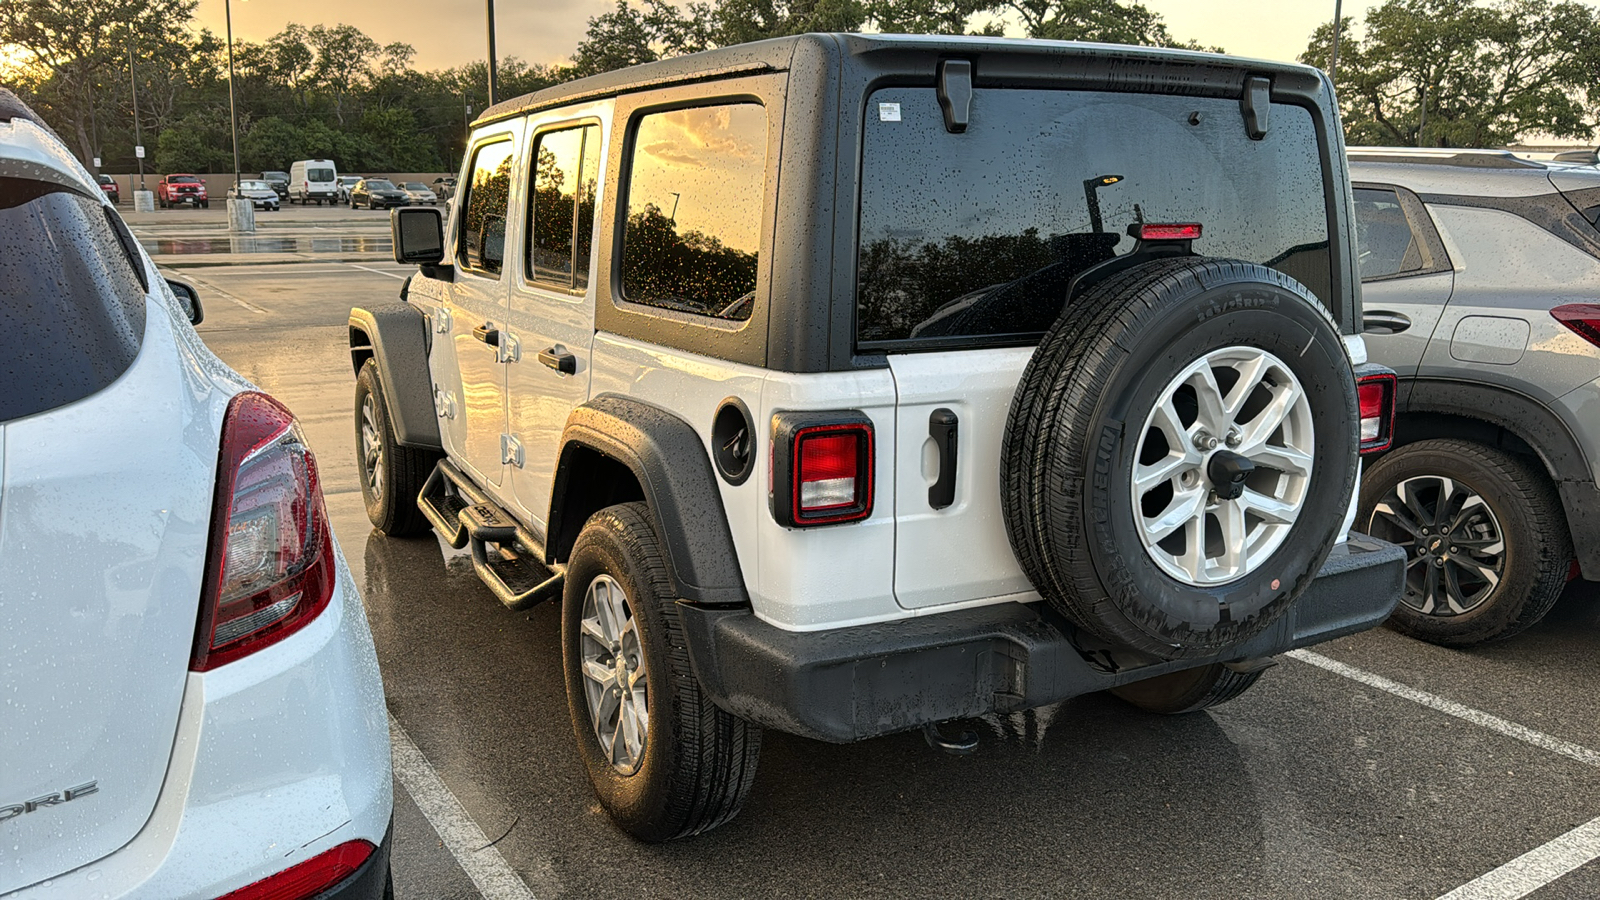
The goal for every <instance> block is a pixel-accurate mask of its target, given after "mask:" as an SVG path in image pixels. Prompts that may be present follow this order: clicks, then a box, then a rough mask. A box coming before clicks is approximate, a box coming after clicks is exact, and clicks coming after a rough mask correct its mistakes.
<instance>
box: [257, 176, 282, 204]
mask: <svg viewBox="0 0 1600 900" xmlns="http://www.w3.org/2000/svg"><path fill="white" fill-rule="evenodd" d="M261 180H262V181H265V182H266V183H267V184H270V185H272V189H273V190H274V191H277V192H278V199H279V200H280V201H281V200H287V199H289V173H288V172H262V173H261Z"/></svg>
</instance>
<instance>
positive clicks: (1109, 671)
mask: <svg viewBox="0 0 1600 900" xmlns="http://www.w3.org/2000/svg"><path fill="white" fill-rule="evenodd" d="M1404 582H1405V553H1404V552H1403V551H1402V550H1401V549H1400V548H1398V547H1395V546H1394V545H1392V544H1388V543H1385V542H1383V541H1379V540H1375V539H1373V538H1369V537H1367V536H1365V535H1359V534H1352V535H1351V536H1350V539H1349V540H1348V541H1347V542H1345V543H1344V544H1341V545H1339V546H1337V547H1335V548H1334V551H1333V553H1332V555H1330V556H1329V557H1328V560H1327V562H1325V563H1323V566H1322V569H1321V570H1320V571H1319V572H1318V573H1317V578H1316V579H1315V580H1314V581H1313V582H1312V584H1311V587H1310V588H1309V589H1308V590H1307V591H1306V593H1305V594H1304V595H1302V596H1301V597H1300V598H1299V599H1298V600H1296V601H1295V602H1294V603H1293V604H1292V605H1291V606H1290V608H1289V609H1288V611H1287V612H1285V613H1284V614H1283V616H1282V617H1281V618H1280V619H1278V621H1276V622H1274V623H1273V624H1272V625H1271V626H1270V627H1269V628H1268V629H1267V630H1266V631H1265V632H1263V633H1261V634H1259V635H1257V636H1255V637H1254V638H1252V639H1250V640H1248V641H1246V642H1244V643H1243V644H1240V645H1239V646H1237V647H1234V648H1232V649H1231V650H1229V651H1228V652H1226V653H1224V654H1219V655H1218V656H1216V657H1212V658H1205V659H1191V660H1183V661H1179V662H1162V661H1159V660H1155V659H1153V658H1149V657H1139V656H1137V655H1133V654H1127V653H1124V652H1121V651H1106V650H1103V649H1090V648H1089V646H1088V645H1087V642H1084V641H1082V640H1079V639H1077V638H1076V637H1075V636H1074V634H1073V629H1072V627H1071V626H1070V625H1068V624H1066V623H1065V622H1064V621H1063V620H1061V619H1060V618H1059V617H1057V616H1055V615H1053V614H1052V613H1051V611H1050V610H1047V609H1042V608H1041V607H1043V604H1041V603H1034V604H1021V603H1000V604H996V605H993V606H983V607H977V608H974V609H964V610H958V611H955V612H948V613H939V614H935V615H928V616H916V617H913V618H910V619H901V620H899V621H895V622H884V623H880V624H876V625H862V626H858V627H852V628H838V629H833V630H829V631H812V632H796V631H785V630H783V629H781V628H778V627H777V626H774V625H771V624H768V623H766V622H763V621H761V620H760V619H758V618H756V616H755V614H754V613H752V612H751V611H750V610H749V609H748V608H737V609H727V608H723V609H713V608H709V607H703V606H696V605H693V604H690V603H685V602H683V601H679V610H680V612H681V614H682V620H683V625H684V636H685V639H686V642H687V643H688V645H689V658H690V661H691V662H692V664H693V665H694V670H695V675H696V676H697V677H698V679H699V681H700V684H701V685H702V686H703V687H704V688H705V690H706V692H707V693H708V694H709V695H710V696H711V698H712V699H713V700H714V701H715V702H716V704H717V705H718V706H720V707H722V708H723V709H725V710H727V711H728V712H731V713H733V714H734V715H736V716H739V717H741V718H744V719H748V720H750V721H752V722H755V723H757V724H759V725H763V726H765V727H768V728H775V729H777V730H779V731H786V732H789V733H790V734H797V735H801V736H803V737H810V738H816V739H818V740H823V741H831V742H834V743H845V742H848V741H858V740H862V739H865V738H870V737H876V736H878V735H883V734H891V733H893V732H897V731H905V730H908V729H912V728H917V727H919V726H922V725H926V724H928V723H930V722H943V721H947V720H950V719H959V718H968V717H973V716H981V715H985V714H988V713H993V712H1014V711H1017V710H1023V709H1031V708H1033V707H1037V706H1043V705H1045V704H1047V703H1056V702H1059V701H1062V700H1066V699H1068V698H1071V697H1076V696H1079V695H1082V694H1088V693H1092V692H1094V691H1103V690H1106V689H1107V688H1112V687H1116V686H1118V685H1122V684H1128V683H1130V682H1134V681H1140V680H1142V679H1145V678H1152V677H1154V676H1157V675H1162V674H1166V673H1168V672H1174V671H1178V670H1181V669H1188V668H1194V667H1197V666H1202V665H1206V664H1209V663H1214V662H1220V663H1233V664H1235V667H1236V668H1243V669H1245V670H1248V671H1254V670H1256V669H1257V668H1262V667H1264V666H1265V665H1266V664H1267V658H1268V657H1271V656H1273V655H1274V654H1278V653H1283V652H1285V651H1288V650H1292V649H1295V648H1297V647H1305V646H1308V645H1311V644H1316V643H1320V642H1322V641H1328V640H1332V639H1334V638H1337V637H1341V636H1343V635H1347V634H1353V633H1355V632H1358V631H1364V630H1366V629H1368V628H1371V627H1373V626H1374V625H1377V624H1379V623H1380V622H1382V621H1383V620H1384V619H1386V618H1388V617H1389V613H1390V612H1392V611H1393V610H1394V606H1395V604H1396V603H1397V602H1399V599H1400V592H1401V590H1402V589H1403V588H1404Z"/></svg>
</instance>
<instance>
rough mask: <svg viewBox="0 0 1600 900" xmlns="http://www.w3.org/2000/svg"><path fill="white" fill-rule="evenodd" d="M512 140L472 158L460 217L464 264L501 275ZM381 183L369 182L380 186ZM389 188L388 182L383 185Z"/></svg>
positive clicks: (487, 147) (487, 146)
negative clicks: (470, 173)
mask: <svg viewBox="0 0 1600 900" xmlns="http://www.w3.org/2000/svg"><path fill="white" fill-rule="evenodd" d="M511 157H512V148H511V142H510V141H496V142H495V143H493V144H485V145H483V146H482V147H479V148H478V150H477V152H476V153H474V154H473V156H472V169H471V171H472V175H471V180H470V181H468V182H467V198H466V203H465V204H464V205H463V206H462V209H463V213H462V216H461V244H460V246H461V250H460V253H461V264H462V265H463V266H465V267H467V268H469V269H473V270H475V271H478V272H482V273H485V274H488V275H495V276H498V275H499V274H500V268H501V266H503V265H504V264H505V258H506V253H505V249H506V215H507V213H508V211H509V209H510V200H511ZM377 183H378V182H369V184H377ZM381 184H383V185H384V186H386V187H387V186H389V183H388V182H387V181H385V182H381Z"/></svg>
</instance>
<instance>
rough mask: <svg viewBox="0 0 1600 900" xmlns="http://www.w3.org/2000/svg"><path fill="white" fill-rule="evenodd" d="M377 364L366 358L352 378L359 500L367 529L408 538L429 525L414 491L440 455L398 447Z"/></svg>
mask: <svg viewBox="0 0 1600 900" xmlns="http://www.w3.org/2000/svg"><path fill="white" fill-rule="evenodd" d="M383 395H384V384H383V380H382V379H381V378H379V377H378V364H377V363H376V362H373V361H372V360H370V359H369V360H367V361H366V362H365V363H363V364H362V365H361V373H360V374H359V375H357V376H356V461H357V463H359V465H360V467H361V499H362V501H363V502H364V503H365V505H366V507H367V518H368V519H369V520H371V522H372V527H374V528H376V529H378V530H379V531H381V532H383V533H384V534H387V535H389V536H391V537H413V536H416V535H419V534H425V533H427V531H428V529H429V528H430V527H431V526H430V525H429V524H428V520H427V518H426V517H424V516H423V515H422V510H420V509H418V508H417V495H418V494H420V493H422V485H423V483H424V482H426V481H427V480H428V474H429V473H430V472H432V471H433V467H434V465H436V464H437V463H438V461H439V455H438V454H437V453H433V452H431V451H428V450H422V449H418V448H416V447H405V446H401V445H400V444H399V443H398V442H397V441H396V440H395V436H394V428H393V427H392V426H391V425H390V424H389V408H388V407H387V406H386V405H385V404H384V396H383Z"/></svg>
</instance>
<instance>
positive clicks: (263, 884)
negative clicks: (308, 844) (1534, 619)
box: [219, 841, 378, 900]
mask: <svg viewBox="0 0 1600 900" xmlns="http://www.w3.org/2000/svg"><path fill="white" fill-rule="evenodd" d="M376 849H378V848H376V847H374V846H373V845H372V844H371V843H370V842H368V841H348V842H346V843H343V844H340V845H339V846H337V847H334V848H333V849H332V850H324V851H323V852H321V853H318V854H317V855H316V856H313V857H311V858H310V859H308V860H306V861H305V862H303V863H296V864H294V865H292V866H290V867H289V868H287V869H284V870H283V871H282V872H279V873H278V874H276V875H268V876H267V877H265V878H263V879H261V880H260V881H255V882H251V883H250V884H247V885H245V886H244V887H242V888H239V889H238V890H236V891H229V892H228V893H226V894H224V895H223V896H222V897H220V898H219V900H305V898H307V897H319V896H321V895H322V892H323V891H325V890H327V889H328V888H331V887H333V886H334V885H336V884H338V883H339V882H341V881H343V880H345V879H346V878H349V877H350V876H351V875H354V874H355V873H356V871H357V870H359V869H360V868H361V864H362V863H365V862H366V861H367V859H368V858H369V857H371V856H372V853H373V851H374V850H376Z"/></svg>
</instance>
